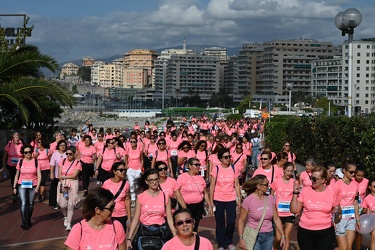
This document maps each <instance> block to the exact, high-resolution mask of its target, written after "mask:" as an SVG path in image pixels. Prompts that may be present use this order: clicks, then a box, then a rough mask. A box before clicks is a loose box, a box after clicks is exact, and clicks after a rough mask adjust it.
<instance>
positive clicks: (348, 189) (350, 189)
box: [333, 179, 358, 206]
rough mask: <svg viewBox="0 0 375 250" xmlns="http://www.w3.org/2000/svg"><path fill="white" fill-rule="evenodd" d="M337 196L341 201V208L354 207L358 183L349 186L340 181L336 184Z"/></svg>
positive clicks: (351, 183) (334, 188) (352, 182)
mask: <svg viewBox="0 0 375 250" xmlns="http://www.w3.org/2000/svg"><path fill="white" fill-rule="evenodd" d="M333 190H334V192H335V195H336V196H337V198H338V199H339V201H340V205H341V206H353V205H354V199H355V196H356V195H357V193H358V183H357V182H355V181H351V182H350V184H349V185H347V184H345V182H344V181H343V180H342V179H340V180H338V181H337V182H336V183H335V186H334V187H333Z"/></svg>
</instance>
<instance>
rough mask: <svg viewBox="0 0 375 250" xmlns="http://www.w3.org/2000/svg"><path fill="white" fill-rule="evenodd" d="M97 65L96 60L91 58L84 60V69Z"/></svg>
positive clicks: (87, 57)
mask: <svg viewBox="0 0 375 250" xmlns="http://www.w3.org/2000/svg"><path fill="white" fill-rule="evenodd" d="M94 63H95V59H92V58H91V57H89V56H86V57H84V58H82V67H91V66H92V65H93V64H94Z"/></svg>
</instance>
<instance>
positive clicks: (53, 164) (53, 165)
mask: <svg viewBox="0 0 375 250" xmlns="http://www.w3.org/2000/svg"><path fill="white" fill-rule="evenodd" d="M50 150H51V149H50ZM65 151H66V141H64V140H60V141H59V142H58V143H57V146H56V148H55V152H53V153H52V156H51V160H50V163H49V165H50V176H49V178H50V179H51V186H50V189H49V198H48V201H49V205H50V206H53V207H54V209H55V210H57V209H59V206H58V205H57V193H58V192H57V185H58V184H59V163H60V161H61V159H64V158H66V154H65Z"/></svg>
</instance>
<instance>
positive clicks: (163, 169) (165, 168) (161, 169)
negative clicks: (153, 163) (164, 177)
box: [158, 167, 168, 172]
mask: <svg viewBox="0 0 375 250" xmlns="http://www.w3.org/2000/svg"><path fill="white" fill-rule="evenodd" d="M167 170H168V167H164V168H158V171H159V172H161V171H167Z"/></svg>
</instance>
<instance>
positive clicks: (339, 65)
mask: <svg viewBox="0 0 375 250" xmlns="http://www.w3.org/2000/svg"><path fill="white" fill-rule="evenodd" d="M348 59H349V47H348V44H347V43H344V44H343V45H342V57H340V58H339V57H336V58H333V59H327V60H315V61H313V62H312V80H311V85H312V86H311V87H312V89H311V91H312V94H313V96H315V97H317V98H318V97H319V96H325V97H327V98H328V99H330V100H332V101H333V102H334V103H335V104H337V105H340V106H343V107H347V105H348V90H349V89H348V86H349V68H348V63H349V61H348ZM374 79H375V39H362V40H359V41H353V65H352V105H353V110H352V112H353V113H354V112H355V113H362V114H369V113H374V112H375V80H374Z"/></svg>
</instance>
